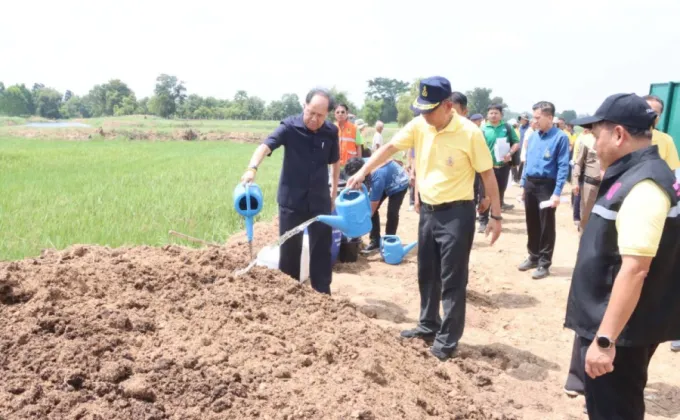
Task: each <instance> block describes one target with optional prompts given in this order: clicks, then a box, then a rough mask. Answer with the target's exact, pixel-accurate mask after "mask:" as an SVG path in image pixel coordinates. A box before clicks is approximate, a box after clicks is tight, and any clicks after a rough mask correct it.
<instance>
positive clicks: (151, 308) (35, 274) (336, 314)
mask: <svg viewBox="0 0 680 420" xmlns="http://www.w3.org/2000/svg"><path fill="white" fill-rule="evenodd" d="M256 232H257V231H256ZM262 240H265V241H266V238H262ZM236 242H238V241H237V240H236ZM240 248H242V247H240V246H237V245H231V246H227V247H225V248H211V249H201V250H194V249H186V248H181V247H177V246H167V247H164V248H151V247H137V248H120V249H109V248H104V247H89V246H74V247H71V248H69V249H67V250H65V251H62V252H54V251H46V252H44V253H43V255H42V256H41V257H39V258H36V259H27V260H23V261H20V262H11V263H0V325H2V327H1V328H0V376H1V377H2V381H0V419H92V420H93V419H102V420H104V419H106V420H108V419H145V420H151V419H246V418H260V419H288V420H290V419H402V418H403V419H425V418H437V419H510V418H515V416H514V415H512V414H511V413H510V412H507V411H506V410H508V409H512V408H507V404H506V403H505V401H504V398H503V396H502V395H497V394H495V393H494V390H493V379H492V376H493V372H494V370H493V369H495V368H492V367H489V364H480V362H477V361H476V360H474V358H465V359H460V360H458V361H456V362H449V363H441V362H439V361H437V360H436V359H434V358H432V357H430V356H429V355H428V354H427V347H426V346H425V345H423V344H422V343H420V342H415V343H414V342H402V341H401V340H400V339H398V338H397V337H396V336H395V334H393V333H391V332H388V331H386V330H384V329H382V328H381V327H379V326H377V325H376V324H375V323H373V322H371V320H370V319H369V318H367V317H366V316H364V315H363V314H362V313H360V312H359V311H358V310H357V309H356V307H355V305H353V304H351V303H349V302H348V301H346V300H343V299H338V298H329V297H327V296H323V295H320V294H317V293H315V292H313V291H312V290H311V289H310V288H309V287H306V286H301V285H299V284H298V283H297V282H295V281H294V280H292V279H290V278H288V277H287V276H284V275H282V274H280V273H278V272H273V271H267V270H264V269H261V268H255V269H254V270H253V271H251V272H250V273H248V274H246V275H244V276H242V277H238V278H235V277H234V276H233V275H232V273H233V272H234V270H236V269H238V268H241V267H243V265H244V263H245V262H246V260H245V258H243V257H244V254H243V253H240V251H239V252H237V250H239V249H240ZM487 356H488V357H489V358H490V359H493V355H487ZM501 368H504V367H503V366H501Z"/></svg>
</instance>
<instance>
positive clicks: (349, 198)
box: [318, 185, 372, 239]
mask: <svg viewBox="0 0 680 420" xmlns="http://www.w3.org/2000/svg"><path fill="white" fill-rule="evenodd" d="M361 188H362V189H363V191H357V190H353V189H349V188H345V189H344V190H342V191H341V192H340V194H338V197H337V198H336V199H335V211H336V212H337V213H338V214H337V216H325V215H323V216H319V217H318V221H319V222H321V223H325V224H327V225H329V226H331V227H333V228H335V229H338V230H339V231H341V232H342V234H343V235H345V236H346V237H347V238H350V239H351V238H359V237H361V236H364V235H366V234H367V233H369V232H370V231H371V227H372V224H371V202H370V201H369V199H368V190H367V189H366V186H365V185H362V186H361Z"/></svg>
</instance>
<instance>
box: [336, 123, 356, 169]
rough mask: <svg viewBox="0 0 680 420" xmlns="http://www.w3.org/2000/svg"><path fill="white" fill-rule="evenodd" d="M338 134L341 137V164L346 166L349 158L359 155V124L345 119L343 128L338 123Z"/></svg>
mask: <svg viewBox="0 0 680 420" xmlns="http://www.w3.org/2000/svg"><path fill="white" fill-rule="evenodd" d="M335 126H336V127H338V135H339V137H340V166H344V165H345V164H346V163H347V161H348V160H350V159H352V158H354V157H360V156H359V146H357V126H356V125H354V124H353V123H351V122H349V121H345V125H344V127H343V128H340V126H339V125H338V123H337V122H336V123H335Z"/></svg>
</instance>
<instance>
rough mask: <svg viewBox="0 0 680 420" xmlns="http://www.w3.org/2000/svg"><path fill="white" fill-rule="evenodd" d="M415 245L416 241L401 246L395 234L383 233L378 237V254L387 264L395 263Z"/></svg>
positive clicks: (399, 261)
mask: <svg viewBox="0 0 680 420" xmlns="http://www.w3.org/2000/svg"><path fill="white" fill-rule="evenodd" d="M416 245H418V241H416V242H413V243H410V244H408V245H406V246H402V245H401V239H399V237H398V236H397V235H385V236H383V237H382V238H381V239H380V254H381V255H382V257H383V260H385V262H386V263H387V264H392V265H397V264H399V263H401V261H402V260H403V259H404V257H405V256H406V254H408V253H409V252H410V251H411V250H412V249H413V248H415V247H416Z"/></svg>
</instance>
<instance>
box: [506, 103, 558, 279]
mask: <svg viewBox="0 0 680 420" xmlns="http://www.w3.org/2000/svg"><path fill="white" fill-rule="evenodd" d="M533 110H534V119H536V123H537V125H538V131H535V132H534V133H533V134H532V135H531V137H530V138H529V139H528V141H529V144H528V145H527V160H526V165H525V167H524V173H523V174H522V181H521V186H522V187H523V188H524V192H523V194H522V195H523V197H524V208H525V214H526V221H527V233H528V236H529V238H528V241H527V248H528V250H529V258H527V259H526V261H524V262H523V263H522V264H520V266H519V267H518V268H519V270H520V271H528V270H531V269H533V268H536V271H534V273H533V275H532V277H533V278H534V279H542V278H545V277H547V276H549V275H550V265H551V264H552V255H553V251H554V249H555V237H556V235H555V210H556V209H557V206H559V204H560V194H562V188H564V183H565V182H566V181H567V176H568V174H569V138H568V137H567V135H566V134H565V133H564V131H562V130H560V129H559V128H557V127H553V118H554V116H555V105H553V104H552V103H550V102H545V101H543V102H539V103H537V104H536V105H534V106H533Z"/></svg>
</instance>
